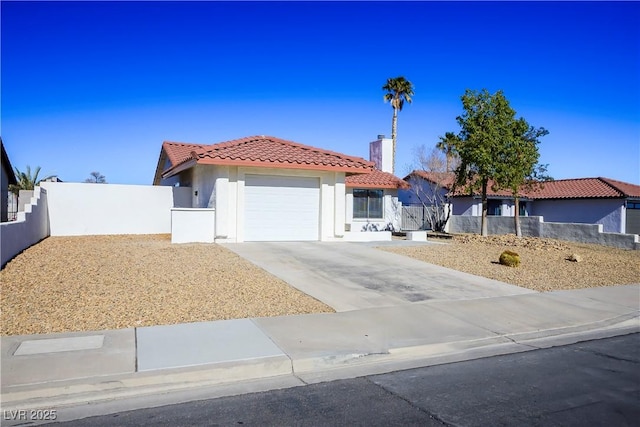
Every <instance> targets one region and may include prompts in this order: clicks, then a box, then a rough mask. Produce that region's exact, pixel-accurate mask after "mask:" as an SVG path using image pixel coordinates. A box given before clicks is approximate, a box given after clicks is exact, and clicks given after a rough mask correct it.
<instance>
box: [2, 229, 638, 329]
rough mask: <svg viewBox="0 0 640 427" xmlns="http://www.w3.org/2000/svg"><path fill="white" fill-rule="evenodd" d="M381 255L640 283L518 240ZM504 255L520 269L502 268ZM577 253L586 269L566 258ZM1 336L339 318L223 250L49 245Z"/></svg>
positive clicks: (103, 241)
mask: <svg viewBox="0 0 640 427" xmlns="http://www.w3.org/2000/svg"><path fill="white" fill-rule="evenodd" d="M432 240H433V241H435V242H442V244H438V245H428V246H419V247H406V248H399V247H394V248H391V247H385V248H383V249H384V250H387V251H390V252H395V253H399V254H403V255H406V256H410V257H413V258H416V259H419V260H422V261H426V262H429V263H432V264H437V265H441V266H444V267H449V268H453V269H456V270H460V271H464V272H467V273H471V274H475V275H478V276H484V277H488V278H491V279H496V280H500V281H503V282H506V283H511V284H514V285H518V286H522V287H525V288H529V289H534V290H537V291H550V290H557V289H576V288H585V287H593V286H607V285H616V284H629V283H638V282H640V279H639V278H640V251H629V250H622V249H614V248H608V247H604V246H598V245H588V244H578V243H570V242H564V241H559V240H552V239H537V238H526V237H523V238H521V239H517V238H516V237H515V236H513V235H507V236H489V237H486V238H482V237H480V236H476V235H460V236H455V237H454V238H453V239H452V240H447V241H443V240H438V239H432ZM503 250H512V251H515V252H517V253H519V254H520V257H521V265H520V266H519V267H517V268H511V267H505V266H502V265H500V264H498V263H497V261H498V258H499V256H500V253H501V252H502V251H503ZM572 254H578V255H580V257H581V258H582V261H581V262H571V261H568V260H567V258H568V257H569V256H570V255H572ZM0 297H1V298H0V309H1V315H0V320H1V322H0V326H1V329H0V333H1V334H2V335H16V334H20V335H22V334H40V333H49V332H67V331H88V330H101V329H118V328H129V327H136V326H149V325H163V324H174V323H186V322H198V321H209V320H223V319H235V318H245V317H264V316H279V315H291V314H303V313H319V312H333V310H332V309H331V308H330V307H328V306H326V305H324V304H323V303H321V302H319V301H317V300H315V299H313V298H311V297H309V296H308V295H306V294H304V293H302V292H300V291H298V290H296V289H294V288H292V287H290V286H289V285H287V284H286V283H284V282H283V281H281V280H280V279H278V278H276V277H274V276H272V275H270V274H269V273H267V272H265V271H264V270H262V269H260V268H258V267H256V266H254V265H253V264H251V263H250V262H248V261H246V260H244V259H242V258H240V257H239V256H237V255H235V254H234V253H232V252H230V251H228V250H227V249H225V248H223V247H221V246H219V245H204V244H187V245H171V243H170V236H168V235H160V236H158V235H156V236H82V237H49V238H47V239H45V240H43V241H42V242H40V243H39V244H37V245H35V246H33V247H31V248H29V249H27V250H26V251H25V252H23V253H22V254H20V255H18V256H17V257H16V258H15V259H13V260H12V261H11V262H9V263H8V264H7V266H6V267H5V268H4V269H3V270H2V271H1V272H0Z"/></svg>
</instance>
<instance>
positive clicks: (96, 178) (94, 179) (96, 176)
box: [84, 171, 107, 184]
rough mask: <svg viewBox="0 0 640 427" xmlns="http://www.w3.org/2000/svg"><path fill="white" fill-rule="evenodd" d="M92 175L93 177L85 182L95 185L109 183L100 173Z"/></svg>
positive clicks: (92, 173)
mask: <svg viewBox="0 0 640 427" xmlns="http://www.w3.org/2000/svg"><path fill="white" fill-rule="evenodd" d="M90 175H91V176H90V177H89V178H87V179H85V180H84V182H87V183H93V184H106V183H107V179H106V178H105V176H104V175H102V174H101V173H100V172H95V171H94V172H91V174H90Z"/></svg>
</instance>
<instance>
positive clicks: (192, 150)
mask: <svg viewBox="0 0 640 427" xmlns="http://www.w3.org/2000/svg"><path fill="white" fill-rule="evenodd" d="M163 149H165V151H166V152H167V156H168V157H169V160H170V161H171V167H170V168H169V169H167V170H165V171H164V172H163V175H164V176H170V175H171V172H172V171H175V170H176V169H177V168H178V167H179V166H180V165H185V166H186V167H189V165H190V164H196V163H197V164H205V165H229V166H255V167H270V168H287V169H311V170H325V171H341V172H350V173H369V172H371V171H372V170H373V167H374V163H373V162H369V161H367V160H365V159H363V158H361V157H353V156H348V155H346V154H341V153H336V152H333V151H328V150H323V149H321V148H316V147H311V146H308V145H303V144H299V143H297V142H293V141H287V140H284V139H280V138H275V137H272V136H264V135H262V136H250V137H246V138H241V139H235V140H232V141H227V142H221V143H219V144H212V145H203V144H182V143H172V142H166V143H164V144H163ZM187 151H189V153H188V154H187ZM174 160H175V162H174Z"/></svg>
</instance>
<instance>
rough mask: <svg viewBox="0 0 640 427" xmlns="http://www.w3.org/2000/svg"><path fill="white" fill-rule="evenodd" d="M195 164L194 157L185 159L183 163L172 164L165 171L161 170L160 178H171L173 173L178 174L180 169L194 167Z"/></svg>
mask: <svg viewBox="0 0 640 427" xmlns="http://www.w3.org/2000/svg"><path fill="white" fill-rule="evenodd" d="M195 165H196V161H195V159H190V160H187V161H185V162H183V163H180V164H179V165H176V166H173V167H171V168H169V169H167V170H166V171H165V172H163V174H162V178H163V179H167V178H171V177H172V176H174V175H177V174H179V173H180V172H182V171H185V170H187V169H190V168H192V167H194V166H195Z"/></svg>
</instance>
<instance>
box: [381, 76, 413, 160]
mask: <svg viewBox="0 0 640 427" xmlns="http://www.w3.org/2000/svg"><path fill="white" fill-rule="evenodd" d="M382 90H384V91H386V92H387V93H385V94H384V100H385V102H387V101H389V103H391V107H392V108H393V120H392V121H391V140H392V141H393V162H392V172H395V168H396V141H397V135H398V112H399V111H402V107H403V106H404V103H405V101H406V102H408V103H409V104H411V101H412V100H411V97H412V96H413V84H412V83H411V82H410V81H409V80H407V79H405V78H404V77H402V76H400V77H396V78H388V79H387V83H386V84H385V85H384V86H382Z"/></svg>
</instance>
